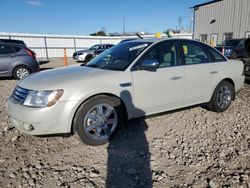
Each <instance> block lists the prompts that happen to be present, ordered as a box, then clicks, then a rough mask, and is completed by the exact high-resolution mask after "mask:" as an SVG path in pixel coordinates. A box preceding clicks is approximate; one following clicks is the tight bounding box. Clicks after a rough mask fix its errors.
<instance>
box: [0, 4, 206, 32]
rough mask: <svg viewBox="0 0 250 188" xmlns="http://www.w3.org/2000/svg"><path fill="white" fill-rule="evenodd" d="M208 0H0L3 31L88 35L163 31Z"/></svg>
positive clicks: (186, 19) (185, 20) (186, 23)
mask: <svg viewBox="0 0 250 188" xmlns="http://www.w3.org/2000/svg"><path fill="white" fill-rule="evenodd" d="M207 1H209V0H0V7H1V16H0V32H26V33H52V34H80V35H88V34H90V33H92V32H96V31H99V30H101V28H105V29H106V32H107V33H111V32H122V30H123V17H124V18H125V31H131V32H133V31H145V32H150V33H155V32H162V31H164V30H166V29H167V28H173V29H176V28H178V26H179V22H178V18H179V17H182V26H183V27H184V28H185V29H186V28H187V27H189V26H190V17H191V15H192V14H191V10H190V9H189V7H192V6H194V5H196V4H200V3H204V2H207Z"/></svg>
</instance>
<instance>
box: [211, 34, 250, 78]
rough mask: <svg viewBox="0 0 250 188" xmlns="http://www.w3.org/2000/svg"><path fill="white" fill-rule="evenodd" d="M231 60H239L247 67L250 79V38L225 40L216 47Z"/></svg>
mask: <svg viewBox="0 0 250 188" xmlns="http://www.w3.org/2000/svg"><path fill="white" fill-rule="evenodd" d="M215 48H216V49H217V50H219V51H220V52H222V53H223V52H224V55H225V56H226V57H227V58H229V59H239V60H241V61H243V63H244V65H245V76H246V79H250V38H248V39H246V38H242V39H230V40H225V41H223V42H222V43H221V44H219V45H218V46H216V47H215Z"/></svg>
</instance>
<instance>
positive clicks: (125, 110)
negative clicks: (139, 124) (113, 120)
mask: <svg viewBox="0 0 250 188" xmlns="http://www.w3.org/2000/svg"><path fill="white" fill-rule="evenodd" d="M103 95H104V96H108V97H110V98H117V99H119V100H120V101H121V105H122V109H123V110H124V113H123V118H124V119H125V121H126V120H128V109H127V107H126V104H125V102H124V101H123V100H122V99H121V97H119V96H117V95H115V94H112V93H97V94H94V95H91V96H89V97H88V98H86V99H84V100H83V101H81V103H80V104H79V105H78V107H77V108H76V110H75V112H74V115H73V117H72V120H71V131H70V132H71V134H72V133H74V132H75V130H76V129H75V127H74V120H75V116H76V114H77V112H78V110H79V109H80V107H81V105H82V104H83V103H85V102H86V101H87V100H89V99H91V98H93V97H97V96H103Z"/></svg>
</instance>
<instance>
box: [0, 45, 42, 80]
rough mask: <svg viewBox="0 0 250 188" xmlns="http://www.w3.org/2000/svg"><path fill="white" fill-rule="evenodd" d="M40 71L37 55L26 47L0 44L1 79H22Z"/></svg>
mask: <svg viewBox="0 0 250 188" xmlns="http://www.w3.org/2000/svg"><path fill="white" fill-rule="evenodd" d="M37 71H39V63H38V62H37V60H36V54H35V53H34V52H33V51H32V50H30V49H29V48H27V47H26V46H24V45H18V44H14V43H6V42H0V77H14V78H15V79H18V80H19V79H22V78H24V77H26V76H28V75H29V74H31V73H33V72H37Z"/></svg>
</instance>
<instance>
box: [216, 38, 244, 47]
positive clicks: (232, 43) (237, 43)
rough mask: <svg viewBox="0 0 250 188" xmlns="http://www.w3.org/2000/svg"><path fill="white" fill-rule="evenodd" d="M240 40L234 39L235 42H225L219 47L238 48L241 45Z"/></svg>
mask: <svg viewBox="0 0 250 188" xmlns="http://www.w3.org/2000/svg"><path fill="white" fill-rule="evenodd" d="M240 41H241V40H240V39H234V40H225V41H223V42H222V43H221V44H219V45H218V46H238V45H239V44H240Z"/></svg>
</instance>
